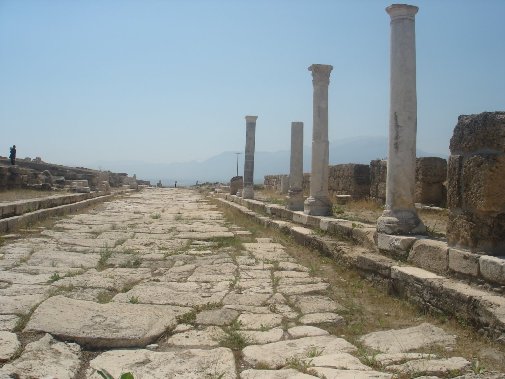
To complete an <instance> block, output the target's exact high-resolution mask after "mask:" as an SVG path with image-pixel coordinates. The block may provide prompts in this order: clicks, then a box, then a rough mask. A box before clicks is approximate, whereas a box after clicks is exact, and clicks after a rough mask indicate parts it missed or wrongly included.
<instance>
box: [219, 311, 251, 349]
mask: <svg viewBox="0 0 505 379" xmlns="http://www.w3.org/2000/svg"><path fill="white" fill-rule="evenodd" d="M241 327H242V322H241V321H239V320H238V319H235V320H234V321H233V322H232V323H231V324H230V326H228V327H226V328H223V329H224V331H225V332H226V336H224V337H223V338H222V339H221V340H220V341H219V344H220V345H221V346H223V347H227V348H229V349H232V350H235V351H238V350H242V349H243V348H244V347H246V346H247V345H249V344H250V343H251V341H250V339H249V338H248V337H246V336H245V335H244V334H242V333H241V332H240V328H241Z"/></svg>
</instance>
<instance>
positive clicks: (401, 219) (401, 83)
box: [377, 4, 426, 234]
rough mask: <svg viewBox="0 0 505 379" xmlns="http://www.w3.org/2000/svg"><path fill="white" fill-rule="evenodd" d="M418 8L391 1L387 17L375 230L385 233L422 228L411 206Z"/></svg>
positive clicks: (422, 229)
mask: <svg viewBox="0 0 505 379" xmlns="http://www.w3.org/2000/svg"><path fill="white" fill-rule="evenodd" d="M417 11H418V8H417V7H415V6H412V5H406V4H393V5H391V6H389V7H387V8H386V12H387V13H388V14H389V15H390V16H391V56H390V59H391V78H390V87H391V89H390V91H391V93H390V109H389V149H388V167H387V177H386V208H385V210H384V212H383V214H382V216H381V217H379V219H378V220H377V231H378V232H381V233H386V234H420V233H424V232H425V231H426V228H425V226H424V224H423V223H422V222H421V220H420V219H419V217H418V216H417V212H416V209H415V207H414V194H415V184H416V183H415V178H416V133H417V95H416V45H415V15H416V13H417Z"/></svg>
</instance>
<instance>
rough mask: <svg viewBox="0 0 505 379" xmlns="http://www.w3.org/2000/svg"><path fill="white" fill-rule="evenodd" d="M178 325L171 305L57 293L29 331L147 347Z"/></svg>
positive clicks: (93, 342)
mask: <svg viewBox="0 0 505 379" xmlns="http://www.w3.org/2000/svg"><path fill="white" fill-rule="evenodd" d="M176 324H177V322H176V319H175V313H174V312H173V311H172V309H171V307H170V306H163V305H146V304H142V305H139V304H122V303H108V304H98V303H94V302H91V301H82V300H73V299H69V298H66V297H64V296H54V297H51V298H49V299H48V300H46V301H45V302H43V303H42V304H41V305H39V307H38V308H37V309H36V310H35V312H34V313H33V315H32V317H31V319H30V321H29V322H28V325H27V326H26V330H31V331H43V332H47V333H51V334H52V335H55V336H58V337H60V338H63V339H66V340H71V341H76V342H78V343H79V344H82V345H87V346H90V347H96V348H104V347H133V346H146V345H148V344H149V343H151V342H152V341H154V340H156V338H158V337H159V336H160V335H162V334H163V333H164V332H165V331H166V330H167V329H170V328H172V327H174V326H175V325H176Z"/></svg>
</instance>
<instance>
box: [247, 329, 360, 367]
mask: <svg viewBox="0 0 505 379" xmlns="http://www.w3.org/2000/svg"><path fill="white" fill-rule="evenodd" d="M355 350H356V347H355V346H353V345H351V344H350V343H349V342H347V341H346V340H344V339H342V338H338V337H335V336H331V335H326V336H318V337H303V338H300V339H296V340H288V341H280V342H274V343H270V344H266V345H251V346H247V347H246V348H244V349H243V350H242V353H243V355H244V361H245V362H247V363H248V364H250V365H251V366H255V365H257V364H263V365H267V366H268V367H270V368H281V367H283V366H284V365H285V364H286V361H287V360H289V359H293V358H298V359H304V358H308V357H309V355H310V352H311V351H317V352H319V353H320V354H331V353H340V352H342V353H346V352H353V351H355Z"/></svg>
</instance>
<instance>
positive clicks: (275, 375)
mask: <svg viewBox="0 0 505 379" xmlns="http://www.w3.org/2000/svg"><path fill="white" fill-rule="evenodd" d="M313 378H317V376H313V375H308V374H304V373H302V372H300V371H296V370H294V369H284V370H245V371H242V372H241V373H240V379H313Z"/></svg>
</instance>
